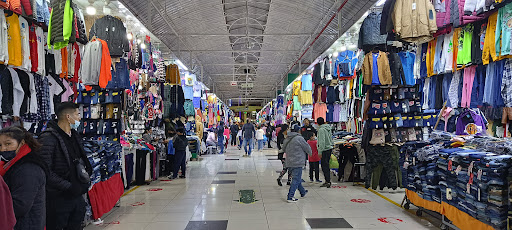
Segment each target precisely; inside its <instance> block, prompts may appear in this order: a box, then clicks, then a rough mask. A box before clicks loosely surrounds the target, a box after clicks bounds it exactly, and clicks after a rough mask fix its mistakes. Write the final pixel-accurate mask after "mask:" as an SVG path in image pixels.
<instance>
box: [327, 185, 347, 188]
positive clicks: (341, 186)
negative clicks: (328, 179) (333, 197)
mask: <svg viewBox="0 0 512 230" xmlns="http://www.w3.org/2000/svg"><path fill="white" fill-rule="evenodd" d="M331 188H347V186H344V185H335V186H331Z"/></svg>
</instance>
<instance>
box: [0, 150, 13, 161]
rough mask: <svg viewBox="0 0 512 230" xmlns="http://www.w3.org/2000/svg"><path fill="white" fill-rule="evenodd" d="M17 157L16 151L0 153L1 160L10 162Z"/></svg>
mask: <svg viewBox="0 0 512 230" xmlns="http://www.w3.org/2000/svg"><path fill="white" fill-rule="evenodd" d="M15 156H16V150H12V151H1V152H0V160H2V161H5V162H8V161H10V160H12V159H14V157H15Z"/></svg>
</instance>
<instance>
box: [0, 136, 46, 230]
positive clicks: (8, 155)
mask: <svg viewBox="0 0 512 230" xmlns="http://www.w3.org/2000/svg"><path fill="white" fill-rule="evenodd" d="M40 147H41V144H39V143H38V142H37V141H36V140H34V138H33V137H32V134H31V133H29V132H27V131H26V130H25V129H24V128H21V127H14V126H12V127H8V128H4V129H2V130H0V159H1V160H0V176H2V177H4V179H5V183H6V184H7V186H8V187H9V190H10V191H11V196H12V207H13V209H14V214H15V216H16V225H15V226H14V229H23V230H25V229H33V230H38V229H44V226H45V222H46V215H45V213H46V175H47V173H48V166H47V165H46V163H45V162H44V160H43V159H42V158H41V156H39V154H37V153H36V152H37V151H38V150H39V149H40ZM0 225H3V223H1V224H0Z"/></svg>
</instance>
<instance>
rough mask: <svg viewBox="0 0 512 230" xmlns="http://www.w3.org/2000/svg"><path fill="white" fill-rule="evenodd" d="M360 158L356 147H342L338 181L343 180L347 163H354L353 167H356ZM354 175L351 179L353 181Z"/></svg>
mask: <svg viewBox="0 0 512 230" xmlns="http://www.w3.org/2000/svg"><path fill="white" fill-rule="evenodd" d="M358 159H359V156H358V155H357V149H356V147H354V146H351V147H348V146H347V147H340V157H339V158H338V163H339V168H338V181H339V180H340V179H341V178H343V176H344V174H345V167H346V166H347V163H348V162H349V161H350V162H351V163H352V167H354V163H356V162H358ZM353 177H354V175H350V177H349V180H350V178H352V180H353Z"/></svg>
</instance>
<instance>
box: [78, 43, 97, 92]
mask: <svg viewBox="0 0 512 230" xmlns="http://www.w3.org/2000/svg"><path fill="white" fill-rule="evenodd" d="M101 58H102V44H101V42H100V41H99V40H95V41H90V42H89V43H87V45H85V48H84V56H83V59H82V65H81V66H80V80H81V81H82V83H83V84H84V85H98V82H99V78H100V69H101Z"/></svg>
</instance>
